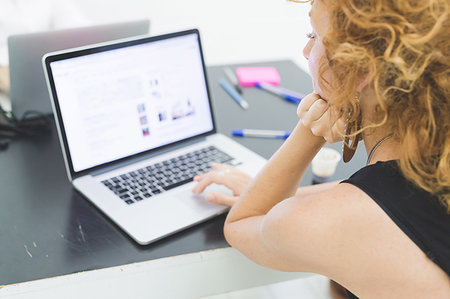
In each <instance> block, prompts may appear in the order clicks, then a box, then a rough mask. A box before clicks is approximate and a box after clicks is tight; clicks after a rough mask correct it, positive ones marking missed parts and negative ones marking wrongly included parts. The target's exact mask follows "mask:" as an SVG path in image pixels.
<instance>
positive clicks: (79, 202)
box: [0, 61, 365, 285]
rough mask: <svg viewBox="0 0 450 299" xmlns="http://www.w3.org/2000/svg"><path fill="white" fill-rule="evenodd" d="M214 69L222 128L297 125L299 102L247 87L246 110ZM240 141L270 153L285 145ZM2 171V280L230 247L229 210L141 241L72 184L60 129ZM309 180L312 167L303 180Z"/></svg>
mask: <svg viewBox="0 0 450 299" xmlns="http://www.w3.org/2000/svg"><path fill="white" fill-rule="evenodd" d="M251 65H253V66H255V65H258V66H259V65H260V66H275V67H276V68H277V69H278V71H279V72H280V76H281V82H282V85H283V86H284V87H287V88H291V89H295V90H297V91H299V92H304V93H308V92H310V91H311V82H310V79H309V76H308V75H307V74H306V73H304V72H303V71H301V70H300V69H299V68H298V67H297V66H296V65H295V64H294V63H292V62H290V61H276V62H266V63H260V64H251ZM239 66H242V64H241V65H239ZM231 67H232V68H234V67H236V66H231ZM208 75H209V76H208V77H209V86H210V88H211V95H212V98H213V107H214V111H215V116H216V122H217V127H218V131H219V132H221V133H223V134H226V135H228V136H230V131H231V130H232V129H237V128H259V129H280V130H289V129H291V128H292V127H293V126H294V125H295V124H296V122H297V116H296V106H295V105H293V104H291V103H288V102H285V101H283V100H281V99H279V98H278V97H276V96H273V95H271V94H269V93H266V92H264V91H261V90H258V89H255V88H247V89H244V94H243V96H244V97H245V98H246V99H247V101H248V102H249V105H250V108H249V109H248V110H247V111H244V110H242V109H241V108H240V107H239V106H238V105H237V104H236V103H235V102H234V101H232V100H231V99H230V98H229V96H228V95H227V94H226V93H225V92H224V91H223V90H222V89H221V87H220V86H219V84H218V80H219V78H221V77H223V67H221V66H216V67H211V68H209V69H208ZM235 139H236V140H237V141H238V142H240V143H241V144H243V145H245V146H247V147H248V148H250V149H252V150H254V151H255V152H257V153H259V154H260V155H262V156H264V157H265V158H269V157H270V156H271V155H272V154H273V153H274V152H275V151H276V150H277V149H278V147H279V146H280V145H281V144H282V141H281V140H275V139H274V140H272V139H255V138H235ZM333 147H336V148H339V147H340V145H339V144H335V145H333ZM361 148H362V146H360V150H358V152H357V154H356V158H355V159H354V160H352V162H351V163H349V164H348V165H346V166H343V165H342V164H340V165H339V166H338V171H337V173H336V175H335V177H336V178H345V177H348V176H349V175H350V174H351V173H353V172H354V171H355V170H356V169H357V168H358V167H359V166H361V165H362V163H364V158H365V153H364V152H363V151H362V150H361ZM0 169H1V173H0V190H1V196H0V237H1V244H2V245H1V246H0V265H1V266H0V285H7V284H12V283H18V282H24V281H30V280H36V279H41V278H47V277H53V276H58V275H63V274H70V273H76V272H80V271H86V270H92V269H100V268H105V267H111V266H117V265H123V264H129V263H134V262H140V261H146V260H152V259H158V258H162V257H169V256H175V255H181V254H186V253H192V252H198V251H204V250H208V249H215V248H222V247H226V246H228V244H227V243H226V241H225V239H224V237H223V233H222V226H223V222H224V219H225V215H222V216H219V217H216V218H214V219H212V220H209V221H207V222H205V223H202V224H199V225H197V226H195V227H192V228H189V229H187V230H184V231H182V232H179V233H177V234H175V235H172V236H169V237H167V238H164V239H162V240H160V241H158V242H156V243H153V244H150V245H147V246H140V245H138V244H136V243H135V242H134V241H133V240H131V239H130V238H129V237H128V236H127V235H126V234H125V233H123V232H122V231H121V230H120V229H119V228H118V227H117V226H116V225H115V224H114V223H112V222H111V221H110V220H109V219H108V218H107V217H106V216H104V215H103V214H102V213H101V212H100V211H99V210H98V209H97V208H95V207H94V206H93V205H91V204H90V203H89V202H88V201H87V200H86V199H84V198H83V197H82V196H81V195H80V194H79V193H77V192H76V191H75V190H74V189H73V188H72V186H71V184H70V183H69V181H68V179H67V176H66V172H65V168H64V162H63V158H62V155H61V150H60V147H59V142H58V138H57V135H56V132H55V128H54V127H53V128H52V131H51V133H50V134H48V135H47V136H44V137H40V138H35V139H23V140H16V141H14V142H13V143H12V144H11V145H10V148H9V149H8V150H7V151H4V152H0ZM310 182H311V172H310V170H308V172H307V174H306V175H305V177H304V179H303V180H302V183H301V184H302V185H306V184H309V183H310Z"/></svg>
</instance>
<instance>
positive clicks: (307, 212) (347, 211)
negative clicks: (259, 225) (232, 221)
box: [263, 183, 445, 291]
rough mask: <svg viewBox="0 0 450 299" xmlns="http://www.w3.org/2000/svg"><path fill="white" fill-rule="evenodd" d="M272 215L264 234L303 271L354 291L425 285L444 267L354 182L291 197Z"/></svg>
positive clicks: (437, 277)
mask: <svg viewBox="0 0 450 299" xmlns="http://www.w3.org/2000/svg"><path fill="white" fill-rule="evenodd" d="M267 217H268V219H266V220H265V224H264V225H267V226H266V229H264V225H263V233H266V234H267V236H268V238H269V240H270V239H271V242H274V244H276V245H274V246H277V247H278V248H280V249H281V250H284V252H283V254H285V255H286V256H290V257H291V258H292V260H293V261H294V260H295V259H297V260H299V261H300V262H299V265H302V266H304V269H300V270H298V271H311V272H315V273H320V274H323V275H326V276H328V277H330V278H333V279H335V280H336V281H338V282H340V283H342V284H343V285H346V286H347V287H350V288H351V289H352V290H355V291H358V289H360V288H362V289H363V290H365V291H368V290H369V289H370V288H373V289H376V287H377V286H379V285H386V284H388V286H389V287H390V288H391V290H393V289H394V288H396V287H399V286H401V285H403V286H405V284H408V285H409V284H411V282H413V283H412V285H414V284H415V283H417V284H418V285H420V283H419V282H420V281H421V280H422V284H423V282H424V281H426V280H429V277H430V275H431V276H433V275H435V277H436V279H439V277H442V274H443V273H442V272H443V271H441V270H440V269H439V268H438V267H437V266H436V265H435V264H434V263H432V262H431V261H430V260H428V259H427V257H426V255H425V254H424V253H423V252H422V251H421V250H420V249H419V248H418V247H417V246H416V244H415V243H414V242H413V241H412V240H411V239H410V238H409V237H408V236H406V234H405V233H404V232H403V231H402V230H401V229H400V228H399V227H398V226H397V225H396V224H395V223H394V222H393V221H392V219H390V218H389V216H388V215H387V214H386V213H385V212H384V211H383V210H382V209H381V208H380V207H379V206H378V205H377V204H376V203H375V202H374V201H373V200H372V199H371V198H370V197H369V196H368V195H367V194H366V193H364V192H363V191H362V190H361V189H359V188H357V187H356V186H354V185H351V184H348V183H342V184H339V185H337V186H335V187H333V188H331V189H329V190H327V191H324V192H320V193H316V194H312V195H309V196H307V197H300V196H297V197H292V198H290V199H287V200H285V201H284V202H282V203H280V204H279V205H277V206H276V207H274V208H273V209H272V210H271V211H270V212H269V214H268V215H267ZM277 232H278V234H277ZM292 264H293V265H295V263H292ZM292 271H296V270H294V269H292ZM425 273H426V274H425ZM427 275H428V277H427ZM444 279H445V277H444ZM369 282H370V285H372V287H369V286H368V283H369ZM373 289H372V291H373ZM399 291H402V290H399Z"/></svg>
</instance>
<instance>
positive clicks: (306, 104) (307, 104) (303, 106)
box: [297, 93, 320, 118]
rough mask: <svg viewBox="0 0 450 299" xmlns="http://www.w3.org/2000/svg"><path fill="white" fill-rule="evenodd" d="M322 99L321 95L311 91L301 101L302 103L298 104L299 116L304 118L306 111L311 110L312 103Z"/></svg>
mask: <svg viewBox="0 0 450 299" xmlns="http://www.w3.org/2000/svg"><path fill="white" fill-rule="evenodd" d="M318 99H320V96H319V95H318V94H316V93H310V94H308V95H307V96H305V97H304V98H303V99H302V100H301V101H300V104H298V106H297V115H298V117H299V118H302V117H303V116H304V115H305V113H307V112H308V111H309V109H310V108H311V105H312V104H314V102H315V101H317V100H318Z"/></svg>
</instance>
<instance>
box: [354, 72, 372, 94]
mask: <svg viewBox="0 0 450 299" xmlns="http://www.w3.org/2000/svg"><path fill="white" fill-rule="evenodd" d="M367 85H369V76H368V75H366V76H365V77H364V79H362V80H361V81H360V82H359V84H358V87H357V88H356V91H357V92H358V93H361V92H362V91H363V90H364V88H366V87H367Z"/></svg>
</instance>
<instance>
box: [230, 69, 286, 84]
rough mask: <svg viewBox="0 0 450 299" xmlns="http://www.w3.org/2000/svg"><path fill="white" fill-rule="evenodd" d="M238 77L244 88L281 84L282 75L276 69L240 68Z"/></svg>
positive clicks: (237, 72) (237, 70) (237, 73)
mask: <svg viewBox="0 0 450 299" xmlns="http://www.w3.org/2000/svg"><path fill="white" fill-rule="evenodd" d="M236 75H237V77H238V79H239V83H240V84H241V85H242V86H253V85H255V84H256V83H269V84H272V85H278V84H280V75H279V74H278V71H277V69H276V68H274V67H238V68H237V69H236Z"/></svg>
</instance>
